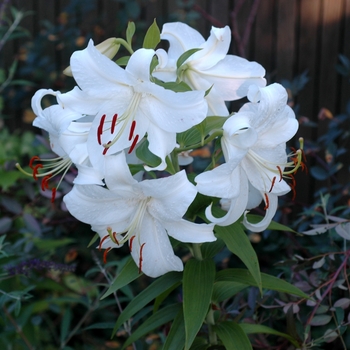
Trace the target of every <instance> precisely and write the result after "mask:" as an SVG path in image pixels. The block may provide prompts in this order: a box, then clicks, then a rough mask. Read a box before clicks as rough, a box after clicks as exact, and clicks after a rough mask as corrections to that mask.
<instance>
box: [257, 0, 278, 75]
mask: <svg viewBox="0 0 350 350" xmlns="http://www.w3.org/2000/svg"><path fill="white" fill-rule="evenodd" d="M275 9H276V7H275V1H273V0H271V1H263V3H262V4H260V7H259V11H258V13H257V16H256V23H255V35H254V60H256V61H257V62H259V63H260V64H261V65H262V66H263V67H264V68H265V69H266V72H267V74H268V75H269V76H270V77H271V75H272V76H273V75H274V74H275V50H276V47H275V42H276V36H275V28H276V23H275V22H276V14H275Z"/></svg>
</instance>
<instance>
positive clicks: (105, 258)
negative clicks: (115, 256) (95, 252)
mask: <svg viewBox="0 0 350 350" xmlns="http://www.w3.org/2000/svg"><path fill="white" fill-rule="evenodd" d="M111 249H112V248H107V249H106V250H105V251H104V253H103V263H104V264H107V254H108V253H109V252H110V250H111Z"/></svg>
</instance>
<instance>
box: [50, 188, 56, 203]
mask: <svg viewBox="0 0 350 350" xmlns="http://www.w3.org/2000/svg"><path fill="white" fill-rule="evenodd" d="M56 192H57V189H56V187H54V188H53V189H52V193H51V203H53V202H54V201H55V198H56Z"/></svg>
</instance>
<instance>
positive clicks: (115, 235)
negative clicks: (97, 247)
mask: <svg viewBox="0 0 350 350" xmlns="http://www.w3.org/2000/svg"><path fill="white" fill-rule="evenodd" d="M112 235H113V238H114V240H115V242H116V243H117V244H118V245H119V242H118V240H117V233H116V232H113V234H112Z"/></svg>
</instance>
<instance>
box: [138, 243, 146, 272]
mask: <svg viewBox="0 0 350 350" xmlns="http://www.w3.org/2000/svg"><path fill="white" fill-rule="evenodd" d="M145 244H146V243H142V245H141V248H140V259H139V273H141V272H142V261H143V259H142V250H143V247H144V246H145Z"/></svg>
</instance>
